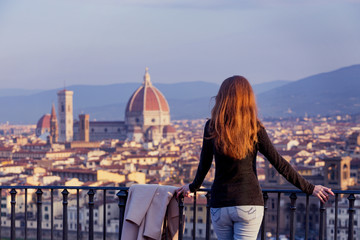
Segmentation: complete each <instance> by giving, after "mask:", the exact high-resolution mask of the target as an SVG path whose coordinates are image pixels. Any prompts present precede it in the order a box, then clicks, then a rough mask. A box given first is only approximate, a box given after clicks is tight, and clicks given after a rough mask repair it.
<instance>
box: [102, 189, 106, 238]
mask: <svg viewBox="0 0 360 240" xmlns="http://www.w3.org/2000/svg"><path fill="white" fill-rule="evenodd" d="M103 194H104V195H103V206H104V208H103V240H105V239H106V189H104V191H103Z"/></svg>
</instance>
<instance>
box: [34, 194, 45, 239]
mask: <svg viewBox="0 0 360 240" xmlns="http://www.w3.org/2000/svg"><path fill="white" fill-rule="evenodd" d="M42 194H43V191H42V190H41V189H40V188H39V189H38V190H37V191H36V195H37V219H36V221H37V228H36V239H37V240H42V226H41V220H42V209H41V207H42Z"/></svg>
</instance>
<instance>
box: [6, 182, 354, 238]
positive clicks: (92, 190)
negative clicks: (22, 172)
mask: <svg viewBox="0 0 360 240" xmlns="http://www.w3.org/2000/svg"><path fill="white" fill-rule="evenodd" d="M29 189H33V190H36V192H35V194H36V198H35V199H33V200H36V223H37V224H36V226H37V227H36V239H38V240H42V238H43V229H42V220H43V219H42V204H43V202H42V196H43V193H44V192H43V190H49V191H50V236H48V237H47V238H48V239H51V240H53V239H55V238H54V190H62V192H61V194H62V206H63V209H62V210H63V211H62V212H63V214H62V239H64V240H67V239H68V235H69V230H68V196H69V190H72V191H74V190H76V239H82V229H81V225H80V214H79V211H80V190H83V191H84V190H85V191H88V192H87V197H88V202H87V207H88V211H89V220H88V221H89V222H88V225H89V228H88V231H87V234H88V239H89V240H93V239H94V205H95V203H94V197H95V195H96V192H99V191H101V192H102V193H103V194H102V195H103V199H102V201H103V226H102V239H104V240H105V239H107V224H106V223H107V222H106V215H107V214H106V204H107V191H110V190H112V191H118V192H117V193H116V196H117V199H118V207H119V209H118V211H119V218H118V221H119V222H118V226H119V228H118V237H117V239H119V240H120V239H121V234H122V225H123V222H124V213H125V205H126V200H127V195H128V189H129V188H126V187H70V186H36V187H33V186H0V196H2V191H4V190H9V194H10V195H11V198H10V199H11V200H10V205H11V210H10V239H11V240H15V239H16V238H17V237H18V236H16V231H15V230H16V229H19V228H21V227H19V226H16V224H15V220H16V215H17V214H19V212H16V195H17V193H18V192H17V190H20V191H24V192H25V200H24V201H25V203H24V206H25V209H24V213H23V214H24V226H22V230H23V232H24V239H25V240H26V239H27V238H28V230H29V229H28V199H27V198H28V190H29ZM333 192H334V193H335V199H334V204H335V219H334V239H337V234H338V228H339V226H338V208H339V207H338V202H339V196H343V195H345V194H346V195H348V197H347V199H348V209H347V210H348V240H353V239H354V213H355V208H354V207H355V206H354V204H355V199H356V198H355V195H356V194H360V191H336V190H335V191H333ZM201 193H202V194H205V197H206V231H205V239H207V240H208V239H210V238H211V217H210V198H211V194H210V189H200V190H198V191H197V192H195V193H194V198H193V203H192V204H193V216H192V219H193V222H192V228H193V230H194V231H193V233H192V236H191V238H192V239H193V240H195V239H197V236H196V231H195V229H196V219H197V211H196V209H197V208H196V207H197V196H198V195H201ZM269 194H277V197H276V201H277V202H276V203H277V204H276V205H277V207H276V212H277V214H276V216H277V217H276V233H275V235H276V237H275V238H276V239H279V235H280V231H279V226H280V201H281V199H282V198H281V196H282V195H284V196H285V195H289V201H290V209H289V211H290V219H289V222H290V231H289V237H290V239H291V240H294V239H295V235H296V225H295V223H296V218H295V213H296V201H297V198H298V195H301V196H305V201H306V205H305V229H304V230H305V238H304V239H308V237H309V198H310V196H309V195H304V193H302V192H301V191H300V190H277V189H264V190H263V197H264V203H265V206H264V217H263V222H262V227H261V231H260V236H261V239H262V240H265V239H266V230H265V229H266V224H267V221H266V219H267V211H268V199H269ZM2 202H3V201H1V203H2ZM178 203H179V214H180V216H182V215H183V213H184V198H183V196H181V197H179V199H178ZM2 214H3V212H2V210H1V212H0V215H1V216H3V215H2ZM319 216H320V221H319V232H318V239H321V240H322V239H325V238H326V233H325V230H326V227H325V221H326V215H325V205H324V204H323V203H320V208H319ZM184 224H185V223H184V221H183V218H179V229H183V226H184ZM1 225H2V221H1V219H0V239H1V237H2V231H1V229H2V226H1ZM178 238H179V239H180V240H182V239H183V238H184V236H183V232H182V231H179V235H178Z"/></svg>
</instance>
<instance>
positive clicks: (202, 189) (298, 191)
mask: <svg viewBox="0 0 360 240" xmlns="http://www.w3.org/2000/svg"><path fill="white" fill-rule="evenodd" d="M209 191H211V189H209V188H200V189H199V190H197V192H209ZM332 191H333V192H334V193H335V194H336V193H337V194H360V190H334V189H332ZM262 192H266V193H300V194H306V193H304V192H303V191H301V190H298V189H262Z"/></svg>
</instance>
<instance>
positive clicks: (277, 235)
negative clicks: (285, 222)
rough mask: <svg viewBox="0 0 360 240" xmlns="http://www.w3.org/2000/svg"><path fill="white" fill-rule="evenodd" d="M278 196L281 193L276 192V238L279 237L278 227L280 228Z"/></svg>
mask: <svg viewBox="0 0 360 240" xmlns="http://www.w3.org/2000/svg"><path fill="white" fill-rule="evenodd" d="M280 197H281V193H280V192H278V196H277V206H276V239H277V240H278V239H279V228H280V201H281V200H280Z"/></svg>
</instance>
